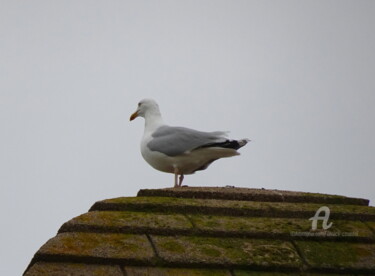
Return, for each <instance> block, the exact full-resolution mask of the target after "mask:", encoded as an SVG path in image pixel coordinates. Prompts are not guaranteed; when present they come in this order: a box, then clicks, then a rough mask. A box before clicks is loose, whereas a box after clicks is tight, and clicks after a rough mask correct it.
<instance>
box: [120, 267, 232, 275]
mask: <svg viewBox="0 0 375 276" xmlns="http://www.w3.org/2000/svg"><path fill="white" fill-rule="evenodd" d="M125 271H126V275H127V276H231V274H230V272H229V271H228V270H221V269H189V268H159V267H125Z"/></svg>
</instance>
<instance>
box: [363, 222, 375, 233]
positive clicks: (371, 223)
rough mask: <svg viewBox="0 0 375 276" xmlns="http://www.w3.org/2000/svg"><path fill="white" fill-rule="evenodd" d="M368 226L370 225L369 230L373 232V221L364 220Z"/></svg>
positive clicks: (374, 225)
mask: <svg viewBox="0 0 375 276" xmlns="http://www.w3.org/2000/svg"><path fill="white" fill-rule="evenodd" d="M365 223H366V224H367V225H368V227H370V229H371V231H372V232H373V233H374V234H375V221H366V222H365Z"/></svg>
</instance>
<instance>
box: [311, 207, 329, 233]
mask: <svg viewBox="0 0 375 276" xmlns="http://www.w3.org/2000/svg"><path fill="white" fill-rule="evenodd" d="M322 212H324V216H321V215H320V214H321V213H322ZM330 213H331V211H330V210H329V208H328V207H327V206H322V207H320V208H319V209H318V211H316V213H315V216H313V217H311V218H309V220H312V223H311V230H313V231H314V230H317V229H318V220H322V221H323V222H322V228H323V230H327V229H329V228H331V226H332V222H331V223H330V224H327V223H328V220H329V215H330Z"/></svg>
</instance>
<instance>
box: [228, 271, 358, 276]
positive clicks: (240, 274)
mask: <svg viewBox="0 0 375 276" xmlns="http://www.w3.org/2000/svg"><path fill="white" fill-rule="evenodd" d="M233 275H234V276H360V275H358V274H355V275H354V274H332V273H308V272H298V273H297V272H296V273H293V272H287V273H284V272H261V271H249V270H234V272H233Z"/></svg>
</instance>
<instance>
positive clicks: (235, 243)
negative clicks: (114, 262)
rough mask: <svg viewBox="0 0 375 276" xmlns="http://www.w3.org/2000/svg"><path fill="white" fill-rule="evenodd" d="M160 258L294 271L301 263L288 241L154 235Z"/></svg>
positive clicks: (182, 262)
mask: <svg viewBox="0 0 375 276" xmlns="http://www.w3.org/2000/svg"><path fill="white" fill-rule="evenodd" d="M152 240H153V242H154V244H155V247H156V250H157V252H158V254H159V256H160V257H161V258H162V259H163V260H164V261H165V262H167V263H171V264H184V265H189V264H190V265H191V264H200V265H216V266H219V267H223V266H224V267H226V266H254V267H271V268H272V267H276V268H280V269H282V268H284V269H293V268H298V267H300V266H301V260H300V258H299V256H298V254H297V252H296V250H295V249H294V247H293V246H292V244H290V243H289V242H283V241H275V240H258V239H240V238H226V239H221V238H208V237H207V238H205V237H183V236H178V237H165V236H152Z"/></svg>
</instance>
